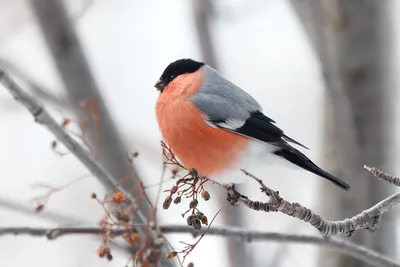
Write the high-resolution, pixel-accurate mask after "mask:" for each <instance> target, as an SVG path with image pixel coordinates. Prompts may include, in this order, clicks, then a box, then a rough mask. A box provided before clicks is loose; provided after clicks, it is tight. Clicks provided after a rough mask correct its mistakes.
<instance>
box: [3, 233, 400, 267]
mask: <svg viewBox="0 0 400 267" xmlns="http://www.w3.org/2000/svg"><path fill="white" fill-rule="evenodd" d="M160 229H161V231H162V233H163V234H178V233H181V234H191V235H192V236H193V237H197V236H199V235H200V234H201V233H202V231H196V230H194V229H193V228H191V227H188V226H181V225H164V226H160ZM124 232H125V230H124V229H115V230H111V232H110V234H111V235H113V236H118V235H122V234H123V233H124ZM102 233H103V229H102V228H101V227H63V228H29V227H3V228H0V236H3V235H29V236H35V237H46V238H48V239H50V240H54V239H57V238H59V237H62V236H65V235H73V234H80V235H82V234H85V235H86V234H88V235H101V234H102ZM207 235H215V236H223V237H235V238H239V239H240V240H241V241H242V242H265V241H268V242H283V243H298V244H314V245H321V246H326V247H330V248H332V249H334V250H336V251H339V252H341V253H343V254H346V255H349V256H352V257H354V258H357V259H359V260H362V261H365V262H367V263H369V264H372V265H374V266H380V267H400V264H398V263H396V262H394V261H393V260H391V259H388V258H387V257H386V256H384V255H382V254H379V253H377V252H376V251H373V250H371V249H369V248H367V247H364V246H361V245H358V244H355V243H353V242H351V241H348V240H346V239H343V238H338V237H319V236H312V235H302V234H287V233H274V232H263V231H249V230H245V229H240V228H225V227H211V228H209V229H208V230H207Z"/></svg>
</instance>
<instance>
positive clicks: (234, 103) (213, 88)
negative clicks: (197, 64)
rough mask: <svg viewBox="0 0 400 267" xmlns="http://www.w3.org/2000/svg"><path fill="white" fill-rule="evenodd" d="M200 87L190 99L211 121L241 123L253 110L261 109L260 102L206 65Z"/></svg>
mask: <svg viewBox="0 0 400 267" xmlns="http://www.w3.org/2000/svg"><path fill="white" fill-rule="evenodd" d="M203 71H204V83H203V86H202V88H201V89H200V90H199V91H198V92H196V93H195V94H193V95H192V96H190V100H191V101H192V102H193V103H194V104H195V105H196V106H197V107H198V108H199V109H200V110H201V111H202V112H203V113H205V115H206V116H207V118H206V119H209V120H212V121H218V120H224V121H228V120H234V121H238V122H239V121H242V122H243V123H244V122H245V121H246V120H247V119H248V118H249V117H250V113H252V112H254V111H257V110H259V111H262V108H261V106H260V104H259V103H258V102H257V101H256V100H255V99H254V98H253V97H252V96H251V95H249V94H248V93H246V92H245V91H243V90H242V89H241V88H240V87H238V86H236V85H235V84H233V83H232V82H230V81H228V80H227V79H225V78H223V77H222V76H220V75H219V73H218V72H217V71H216V70H215V69H213V68H211V67H210V66H208V65H205V66H204V67H203Z"/></svg>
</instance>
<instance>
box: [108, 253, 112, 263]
mask: <svg viewBox="0 0 400 267" xmlns="http://www.w3.org/2000/svg"><path fill="white" fill-rule="evenodd" d="M112 259H113V256H112V255H111V254H110V253H108V254H107V260H109V261H112Z"/></svg>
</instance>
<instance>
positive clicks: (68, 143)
mask: <svg viewBox="0 0 400 267" xmlns="http://www.w3.org/2000/svg"><path fill="white" fill-rule="evenodd" d="M0 84H3V85H4V86H5V88H6V89H7V90H8V91H9V92H10V93H11V95H13V97H14V98H15V100H17V101H18V102H20V103H21V104H22V105H23V106H24V107H25V108H26V109H27V110H28V111H29V112H30V113H31V114H32V116H33V117H34V118H35V121H36V122H37V123H39V124H41V125H43V126H45V127H46V128H47V129H48V130H49V131H50V132H51V133H52V134H54V136H55V137H56V138H57V140H58V141H59V142H61V143H62V144H63V145H64V146H65V147H66V148H67V149H68V150H69V151H70V152H71V153H72V154H73V155H74V156H75V157H77V159H78V160H79V161H80V162H81V163H83V164H84V165H85V167H86V168H87V169H88V170H89V171H90V172H91V174H93V176H95V177H97V179H98V180H99V181H100V182H101V183H102V184H103V185H104V186H105V187H106V188H108V190H110V191H112V190H118V191H121V192H122V193H123V194H124V195H125V196H126V197H127V203H126V204H127V205H131V206H132V207H136V202H135V199H134V198H133V197H132V195H131V194H129V192H128V191H127V190H125V189H124V188H121V187H120V186H117V184H116V182H115V181H116V180H115V179H114V178H113V177H112V176H111V175H110V174H109V173H108V172H107V171H106V170H105V169H104V168H103V167H102V165H100V164H99V163H98V162H97V161H96V160H95V159H94V158H93V157H92V155H91V154H90V153H88V151H86V150H85V149H84V148H83V147H82V146H81V145H80V144H79V143H78V142H76V141H75V140H74V139H73V138H72V137H71V136H70V135H69V134H68V133H67V132H65V131H64V129H63V128H62V127H61V126H60V125H59V124H58V123H57V122H56V121H55V119H54V118H53V117H52V116H51V115H50V114H49V113H48V112H47V111H46V109H45V108H44V107H43V106H42V105H41V104H40V103H39V102H38V101H37V100H35V99H34V98H33V97H32V96H31V95H29V94H28V93H26V92H25V91H24V90H23V89H22V88H20V86H19V85H18V84H17V83H16V82H15V81H14V80H13V79H12V78H11V77H10V76H9V75H7V74H6V73H5V72H4V70H3V69H1V67H0ZM136 218H137V219H138V221H142V222H147V218H146V217H144V216H143V215H142V213H140V212H138V213H137V215H136ZM144 224H146V223H144ZM138 233H139V234H140V235H141V236H143V237H144V236H148V235H147V234H146V231H144V229H142V228H140V227H139V228H138ZM150 233H151V234H152V235H154V236H155V233H154V231H150ZM159 240H160V238H159V237H158V238H157V241H158V242H159ZM162 245H165V244H164V242H162ZM162 260H163V262H164V263H166V264H167V265H171V264H172V263H171V261H169V262H168V261H166V260H165V257H162Z"/></svg>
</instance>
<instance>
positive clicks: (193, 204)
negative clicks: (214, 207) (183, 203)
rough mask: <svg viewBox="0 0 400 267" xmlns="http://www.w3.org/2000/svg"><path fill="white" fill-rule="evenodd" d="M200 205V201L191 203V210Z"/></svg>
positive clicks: (194, 200)
mask: <svg viewBox="0 0 400 267" xmlns="http://www.w3.org/2000/svg"><path fill="white" fill-rule="evenodd" d="M198 204H199V201H198V200H197V199H193V200H192V201H190V204H189V207H190V208H191V209H195V208H196V207H197V205H198Z"/></svg>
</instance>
